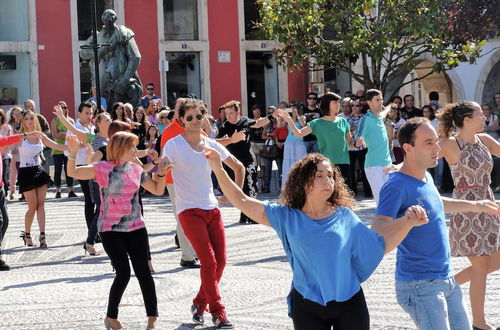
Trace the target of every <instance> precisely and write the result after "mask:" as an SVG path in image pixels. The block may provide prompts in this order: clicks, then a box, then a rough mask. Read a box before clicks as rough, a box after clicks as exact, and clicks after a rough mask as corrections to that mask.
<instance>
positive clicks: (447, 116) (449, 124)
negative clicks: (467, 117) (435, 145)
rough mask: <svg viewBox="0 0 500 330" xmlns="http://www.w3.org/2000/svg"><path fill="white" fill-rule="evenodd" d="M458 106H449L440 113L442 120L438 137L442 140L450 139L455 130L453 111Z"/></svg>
mask: <svg viewBox="0 0 500 330" xmlns="http://www.w3.org/2000/svg"><path fill="white" fill-rule="evenodd" d="M456 105H457V104H447V105H446V106H445V107H444V108H443V109H441V111H439V114H438V118H439V120H440V122H439V127H438V135H439V137H440V138H449V137H450V136H451V133H452V132H453V130H454V129H455V125H454V124H453V115H452V113H451V112H452V109H453V108H454V107H455V106H456Z"/></svg>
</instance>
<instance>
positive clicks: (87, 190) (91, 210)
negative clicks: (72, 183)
mask: <svg viewBox="0 0 500 330" xmlns="http://www.w3.org/2000/svg"><path fill="white" fill-rule="evenodd" d="M78 181H80V187H81V188H82V192H83V197H84V198H85V222H86V223H87V229H89V228H90V225H91V224H92V220H94V217H95V215H96V208H95V201H94V198H93V196H92V191H93V187H92V185H93V184H94V183H93V182H91V180H78Z"/></svg>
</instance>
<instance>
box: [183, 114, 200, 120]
mask: <svg viewBox="0 0 500 330" xmlns="http://www.w3.org/2000/svg"><path fill="white" fill-rule="evenodd" d="M194 118H196V119H197V120H201V119H202V118H203V115H196V116H193V115H189V116H186V120H187V121H191V120H193V119H194Z"/></svg>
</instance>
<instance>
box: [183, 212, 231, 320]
mask: <svg viewBox="0 0 500 330" xmlns="http://www.w3.org/2000/svg"><path fill="white" fill-rule="evenodd" d="M179 222H180V223H181V226H182V229H183V230H184V233H185V234H186V237H187V238H188V240H189V242H191V245H192V246H193V248H194V250H195V252H196V255H197V256H198V259H200V262H201V269H200V276H201V287H200V290H199V292H198V294H197V295H196V297H195V298H194V300H193V304H194V305H199V306H201V308H202V309H205V308H206V306H207V304H208V306H209V311H210V313H211V314H213V315H215V314H218V313H219V312H220V311H221V310H224V305H222V303H221V298H220V294H219V288H218V284H219V281H220V279H221V277H222V272H223V271H224V267H225V266H226V236H225V234H224V223H223V222H222V216H221V213H220V210H219V209H217V208H215V209H212V210H202V209H187V210H184V211H182V212H181V213H179Z"/></svg>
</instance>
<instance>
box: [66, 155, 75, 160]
mask: <svg viewBox="0 0 500 330" xmlns="http://www.w3.org/2000/svg"><path fill="white" fill-rule="evenodd" d="M68 159H69V160H76V156H71V155H68Z"/></svg>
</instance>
